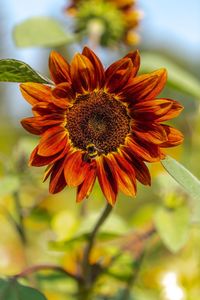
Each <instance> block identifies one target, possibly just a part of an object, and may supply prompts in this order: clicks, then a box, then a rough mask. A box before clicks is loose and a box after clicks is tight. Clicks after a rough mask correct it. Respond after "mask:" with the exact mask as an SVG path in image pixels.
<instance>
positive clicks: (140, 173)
mask: <svg viewBox="0 0 200 300" xmlns="http://www.w3.org/2000/svg"><path fill="white" fill-rule="evenodd" d="M122 153H123V155H124V157H125V158H126V159H127V160H128V161H129V162H130V163H131V165H132V166H133V168H134V170H135V176H136V179H137V180H138V181H140V182H141V183H142V184H144V185H151V175H150V173H149V169H148V168H147V166H146V165H145V163H144V162H143V161H142V160H140V159H138V158H137V157H136V156H135V155H133V153H132V152H131V151H129V150H127V149H126V151H122Z"/></svg>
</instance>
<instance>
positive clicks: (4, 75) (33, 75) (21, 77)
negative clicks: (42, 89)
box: [0, 59, 52, 84]
mask: <svg viewBox="0 0 200 300" xmlns="http://www.w3.org/2000/svg"><path fill="white" fill-rule="evenodd" d="M0 81H4V82H6V81H7V82H39V83H46V84H49V83H52V82H51V81H50V80H49V79H47V78H44V77H43V76H42V75H40V74H39V73H37V72H36V71H35V70H33V69H32V68H31V67H30V66H29V65H27V64H26V63H24V62H23V61H20V60H16V59H1V60H0Z"/></svg>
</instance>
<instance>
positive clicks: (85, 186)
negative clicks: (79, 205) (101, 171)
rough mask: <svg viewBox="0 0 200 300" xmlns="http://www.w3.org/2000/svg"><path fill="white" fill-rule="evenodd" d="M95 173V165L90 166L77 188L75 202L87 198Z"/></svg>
mask: <svg viewBox="0 0 200 300" xmlns="http://www.w3.org/2000/svg"><path fill="white" fill-rule="evenodd" d="M96 173H97V171H96V164H91V165H90V168H89V170H88V173H87V175H86V177H85V180H84V181H83V182H82V183H81V184H80V185H79V186H78V189H77V196H76V201H77V202H80V201H82V200H83V199H85V198H88V197H89V195H90V193H91V191H92V189H93V186H94V183H95V180H96Z"/></svg>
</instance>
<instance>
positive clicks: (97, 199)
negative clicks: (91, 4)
mask: <svg viewBox="0 0 200 300" xmlns="http://www.w3.org/2000/svg"><path fill="white" fill-rule="evenodd" d="M66 4H67V1H63V0H56V1H55V0H35V1H25V0H18V1H14V0H7V1H3V0H0V7H1V8H0V59H3V58H14V59H19V60H22V61H25V62H26V63H28V64H29V65H30V66H32V67H33V68H34V69H36V70H37V71H39V72H40V73H41V74H44V75H46V76H48V75H49V73H48V56H49V52H50V50H52V49H56V50H58V51H61V52H63V51H64V52H67V53H68V54H69V58H71V57H72V56H73V53H74V52H75V51H80V50H81V47H82V45H80V44H71V45H67V46H66V48H67V50H66V49H65V50H63V47H57V48H56V47H54V48H53V47H52V48H39V47H32V48H18V47H16V45H15V43H14V41H13V28H14V26H15V25H17V24H18V23H20V22H22V21H24V20H25V19H27V18H30V17H33V16H50V17H53V18H55V19H57V20H58V21H59V22H60V24H61V25H62V26H63V28H64V30H66V31H67V32H68V31H69V32H70V30H71V28H72V20H71V19H70V18H69V17H67V16H66V14H64V7H65V6H66ZM138 8H139V9H140V10H141V11H142V12H143V14H144V17H143V20H142V21H141V24H140V26H139V29H138V32H139V34H140V36H141V43H140V44H139V45H138V48H139V49H140V50H141V52H142V53H143V52H151V53H152V52H153V53H154V54H162V55H164V56H165V57H166V58H168V59H170V60H172V61H173V63H175V64H177V65H178V66H180V67H181V68H183V69H185V70H186V71H188V72H190V73H191V74H192V75H194V76H195V77H196V78H197V79H199V80H200V72H199V69H200V55H199V54H200V34H199V28H200V18H199V11H200V1H198V0H191V1H186V0H177V1H173V0H168V1H167V0H160V1H156V0H152V1H147V0H138ZM97 53H98V55H99V56H100V58H101V60H102V61H103V62H104V63H105V65H108V64H110V63H111V62H112V61H113V60H115V59H117V58H118V56H119V51H118V50H116V51H114V52H113V50H112V49H111V50H105V49H103V48H99V49H97ZM156 63H157V62H156V56H155V65H156ZM163 67H165V66H163ZM164 95H165V96H167V97H170V98H172V99H177V100H179V101H180V102H181V103H182V104H183V105H184V106H185V111H184V112H183V114H182V115H181V116H180V117H179V118H178V119H177V120H176V121H175V124H176V126H177V127H178V128H179V129H180V130H182V131H183V133H184V134H185V142H184V145H183V146H179V147H177V148H176V149H173V150H170V151H169V154H170V155H172V156H173V157H175V158H176V159H177V160H179V161H181V162H182V163H183V164H184V165H185V166H186V167H187V168H188V169H190V171H191V172H192V173H194V174H195V175H196V176H197V177H198V178H200V154H199V152H200V111H199V100H200V98H199V99H197V97H194V96H192V95H190V94H189V93H188V94H187V93H183V92H181V91H177V89H173V88H171V87H167V88H166V89H165V91H164ZM29 115H31V111H30V107H29V105H28V104H27V103H26V102H25V101H24V99H23V98H22V96H21V94H20V92H19V88H18V84H16V83H1V84H0V172H1V173H0V176H1V177H0V179H1V181H2V179H3V180H4V179H5V178H6V180H4V181H3V183H2V182H1V183H0V188H1V191H0V275H11V274H15V273H17V272H19V271H21V270H22V269H23V268H24V267H25V266H27V265H30V264H32V263H41V262H43V263H44V262H58V263H59V264H62V265H63V266H64V267H66V268H71V269H72V270H73V269H74V268H76V263H75V261H76V260H77V256H78V254H77V256H76V255H75V253H79V252H80V251H81V250H80V249H82V247H83V245H82V242H80V241H78V242H76V243H74V242H73V243H69V244H68V246H66V247H65V248H63V249H61V250H62V251H58V250H56V249H52V248H51V247H49V242H50V241H54V240H61V241H62V240H70V239H72V238H73V237H74V236H79V235H80V234H81V233H83V232H88V230H89V229H90V228H91V226H92V224H93V223H94V222H95V220H96V218H97V215H98V213H99V212H100V210H101V209H102V207H103V206H104V202H105V200H104V199H103V196H102V194H101V193H100V191H99V189H98V186H95V189H94V192H93V193H92V195H91V196H90V198H89V199H88V200H87V202H86V204H85V205H83V204H79V205H77V204H76V203H75V190H73V189H70V190H69V189H65V190H64V191H63V192H62V193H60V194H59V195H54V196H51V195H49V194H48V185H47V184H42V183H41V181H42V174H43V171H42V169H40V170H38V169H35V168H32V169H30V168H28V167H27V161H28V155H29V153H30V151H31V149H32V148H33V145H34V144H35V143H36V142H37V139H35V138H33V137H31V136H30V135H28V134H27V133H26V132H24V130H23V129H22V128H21V126H20V119H21V118H23V117H26V116H29ZM151 172H152V176H153V179H152V187H151V188H146V187H142V186H139V188H138V196H137V198H136V199H130V198H128V197H125V196H123V195H120V196H119V198H118V202H117V204H116V207H115V210H114V215H113V217H112V218H111V219H110V220H109V221H108V222H109V223H108V224H107V225H105V228H104V230H108V228H109V229H112V231H114V232H116V233H120V234H122V235H126V234H127V233H129V234H132V232H134V231H137V230H144V229H145V228H148V227H149V226H151V224H152V220H154V217H155V213H156V211H157V210H158V209H160V208H161V207H164V206H165V207H170V208H171V207H173V208H174V207H181V208H182V207H183V206H184V205H186V206H187V207H188V209H189V211H191V207H190V205H189V199H188V196H187V195H186V194H185V193H184V192H183V190H182V189H180V187H178V186H177V185H176V184H175V182H174V181H173V179H171V178H170V177H169V175H167V174H166V172H165V171H164V170H163V168H162V167H161V166H160V164H155V165H154V166H152V167H151ZM16 174H17V175H16ZM16 187H17V188H18V189H19V194H20V198H21V203H22V210H23V218H24V224H25V227H26V231H27V239H28V244H26V245H24V244H23V243H22V242H21V240H20V239H19V236H18V234H17V233H16V230H15V229H14V227H13V225H12V222H10V221H9V218H8V213H10V214H11V215H13V216H14V218H17V215H16V208H15V204H14V203H15V202H14V201H13V191H15V189H16ZM86 216H87V217H86ZM186 219H187V218H186ZM77 220H78V221H77ZM166 222H168V220H167V221H166ZM189 225H190V226H189ZM167 226H168V224H166V228H167ZM183 226H185V224H184V225H183ZM80 228H81V229H80ZM166 230H167V229H166ZM184 234H185V242H184V243H183V247H181V249H180V250H179V251H178V252H177V253H172V251H170V250H171V249H170V250H169V248H170V247H168V248H167V247H166V245H164V244H163V242H162V241H161V240H160V239H159V238H158V237H157V238H155V240H153V241H151V242H150V246H149V251H147V254H146V257H145V261H144V264H143V266H142V270H141V272H140V275H139V278H138V280H137V282H136V284H135V287H134V295H136V296H135V297H136V298H134V299H137V300H144V299H145V300H146V299H148V300H158V299H159V300H198V299H199V297H200V251H199V249H200V248H199V247H200V228H199V224H198V223H197V224H196V223H192V224H191V222H189V221H188V228H187V233H184ZM175 239H176V237H175ZM119 244H120V243H119ZM100 246H102V249H101V247H100V248H99V249H100V250H99V251H100V253H99V254H97V257H98V258H99V257H101V256H102V257H104V255H105V256H108V257H109V256H110V255H111V253H112V251H116V249H115V244H112V243H110V244H109V245H108V246H107V248H106V254H105V253H104V251H103V249H104V246H103V245H101V243H100ZM172 248H173V247H172ZM120 249H121V248H120ZM101 250H102V252H101ZM121 251H123V250H121ZM137 251H139V250H138V249H137V247H136V248H134V249H133V250H130V249H129V250H128V251H127V252H126V253H125V255H124V257H122V259H121V261H120V262H119V265H118V266H117V267H116V270H115V269H114V271H113V273H115V272H116V273H117V274H118V273H120V270H121V269H120V266H125V265H127V266H128V267H130V266H129V261H130V257H132V256H133V254H135V253H137ZM94 260H95V258H94ZM69 261H70V262H71V263H69ZM128 267H127V270H126V267H125V268H124V269H125V270H124V272H125V273H126V272H129V270H128ZM122 273H123V272H122ZM116 278H117V276H113V277H112V278H109V277H106V276H105V278H103V281H102V282H101V283H100V284H99V286H100V288H99V289H100V290H101V289H102V290H103V292H104V293H105V294H107V295H110V297H111V295H112V294H114V293H115V292H116V293H117V291H118V290H119V289H120V287H123V281H122V282H121V281H118V280H117V279H116ZM54 280H55V284H54V285H52V284H50V283H49V281H48V280H45V279H44V278H43V279H41V282H40V280H39V281H38V282H40V284H39V287H41V288H42V290H43V291H44V292H45V293H46V295H47V297H48V299H49V300H51V299H54V300H57V299H58V300H59V299H60V300H62V299H66V298H65V295H66V293H68V296H69V299H74V298H70V295H71V294H72V293H73V291H74V289H75V287H74V283H73V282H72V281H70V280H67V282H66V280H65V279H63V278H57V279H55V278H54ZM102 285H103V286H104V288H102ZM67 299H68V298H67ZM99 299H101V298H99ZM102 299H107V298H102ZM108 299H111V298H108ZM113 299H114V298H113Z"/></svg>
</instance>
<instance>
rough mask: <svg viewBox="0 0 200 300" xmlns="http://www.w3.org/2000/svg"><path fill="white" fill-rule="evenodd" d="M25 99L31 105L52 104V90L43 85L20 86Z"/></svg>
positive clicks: (27, 83)
mask: <svg viewBox="0 0 200 300" xmlns="http://www.w3.org/2000/svg"><path fill="white" fill-rule="evenodd" d="M20 90H21V93H22V95H23V97H24V98H25V99H26V100H27V101H28V102H29V103H30V104H31V105H35V104H37V103H38V102H51V88H50V87H49V86H46V85H44V84H41V83H35V82H26V83H22V84H20Z"/></svg>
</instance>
